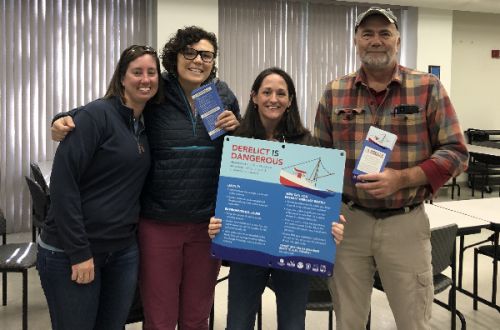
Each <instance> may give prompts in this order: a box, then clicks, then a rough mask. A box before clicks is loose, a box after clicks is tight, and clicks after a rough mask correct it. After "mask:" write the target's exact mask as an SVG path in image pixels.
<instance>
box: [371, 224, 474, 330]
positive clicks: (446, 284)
mask: <svg viewBox="0 0 500 330" xmlns="http://www.w3.org/2000/svg"><path fill="white" fill-rule="evenodd" d="M457 230H458V227H457V225H456V224H453V225H448V226H443V227H438V228H434V229H432V230H431V246H432V252H431V254H432V273H433V280H434V281H433V282H434V295H436V294H438V293H441V292H443V291H444V290H446V289H447V288H450V291H449V292H448V303H444V302H442V301H440V300H438V299H437V298H434V302H435V303H436V304H437V305H439V306H441V307H443V308H446V309H447V310H449V311H450V312H451V329H452V330H455V324H456V316H458V318H459V319H460V322H461V329H462V330H465V329H466V327H467V325H466V322H465V318H464V316H463V314H462V313H461V312H460V311H458V310H457V309H456V290H455V288H456V287H455V240H456V236H457ZM450 266H451V269H452V276H451V278H449V277H448V276H446V275H444V274H443V273H442V272H443V271H444V270H445V269H447V268H448V267H450ZM373 287H374V288H376V289H378V290H380V291H384V288H383V287H382V282H381V280H380V277H379V275H378V273H375V277H374V284H373ZM366 329H367V330H369V329H370V318H369V319H368V323H367V325H366Z"/></svg>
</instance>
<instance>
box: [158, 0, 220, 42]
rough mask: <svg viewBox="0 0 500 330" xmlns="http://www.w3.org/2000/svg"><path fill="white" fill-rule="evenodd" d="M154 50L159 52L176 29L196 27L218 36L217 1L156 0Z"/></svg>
mask: <svg viewBox="0 0 500 330" xmlns="http://www.w3.org/2000/svg"><path fill="white" fill-rule="evenodd" d="M157 20H158V34H157V45H156V48H157V49H159V50H160V51H161V49H162V48H163V46H164V45H165V43H166V42H167V40H168V39H170V37H171V36H172V35H173V34H174V33H175V32H176V31H177V29H179V28H182V27H184V26H189V25H197V26H199V27H202V28H204V29H205V30H207V31H209V32H213V33H215V34H216V35H218V28H219V6H218V0H181V1H179V0H158V5H157Z"/></svg>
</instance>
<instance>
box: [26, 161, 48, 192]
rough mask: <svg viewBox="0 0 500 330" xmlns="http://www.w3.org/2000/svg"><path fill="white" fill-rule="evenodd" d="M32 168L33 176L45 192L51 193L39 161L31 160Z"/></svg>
mask: <svg viewBox="0 0 500 330" xmlns="http://www.w3.org/2000/svg"><path fill="white" fill-rule="evenodd" d="M30 168H31V176H32V177H33V179H35V181H36V182H37V183H38V184H39V185H40V187H41V188H42V190H43V192H44V193H45V194H46V195H49V194H50V190H49V186H48V185H47V181H45V178H44V177H43V173H42V170H41V169H40V166H38V164H37V163H35V162H31V163H30Z"/></svg>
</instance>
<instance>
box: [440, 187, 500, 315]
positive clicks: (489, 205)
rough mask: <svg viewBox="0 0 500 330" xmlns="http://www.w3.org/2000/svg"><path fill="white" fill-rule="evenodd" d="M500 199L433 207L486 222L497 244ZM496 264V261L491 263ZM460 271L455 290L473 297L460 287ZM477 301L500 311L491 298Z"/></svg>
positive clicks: (466, 201) (463, 201)
mask: <svg viewBox="0 0 500 330" xmlns="http://www.w3.org/2000/svg"><path fill="white" fill-rule="evenodd" d="M499 203H500V197H493V198H481V199H469V200H462V201H449V202H440V203H436V204H434V205H437V206H439V207H442V208H445V209H447V210H450V211H454V212H457V213H460V214H463V215H466V216H469V217H471V218H475V219H479V220H483V221H485V222H487V224H488V225H487V228H488V229H490V230H492V231H493V232H494V235H495V236H494V242H498V235H499V232H500V212H499V207H498V205H499ZM463 249H464V246H463V242H462V241H461V244H460V252H461V253H462V255H461V257H462V258H463ZM493 262H498V261H495V260H494V261H493ZM461 271H462V269H461V267H459V275H458V285H457V290H458V291H460V292H462V293H464V294H466V295H468V296H470V297H473V294H472V293H471V292H469V291H467V290H465V289H464V288H463V287H462V277H461V276H462V272H461ZM492 292H493V295H495V294H496V281H494V282H493V288H492ZM477 300H478V301H480V302H482V303H484V304H485V305H487V306H490V307H493V308H495V309H497V310H499V311H500V308H499V306H497V305H496V303H495V302H494V299H493V297H492V301H491V302H490V301H488V300H486V299H484V298H481V297H477Z"/></svg>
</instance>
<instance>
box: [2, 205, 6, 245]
mask: <svg viewBox="0 0 500 330" xmlns="http://www.w3.org/2000/svg"><path fill="white" fill-rule="evenodd" d="M6 234H7V219H5V216H4V215H3V210H2V209H0V235H3V236H5V235H6ZM4 244H5V243H4Z"/></svg>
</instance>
